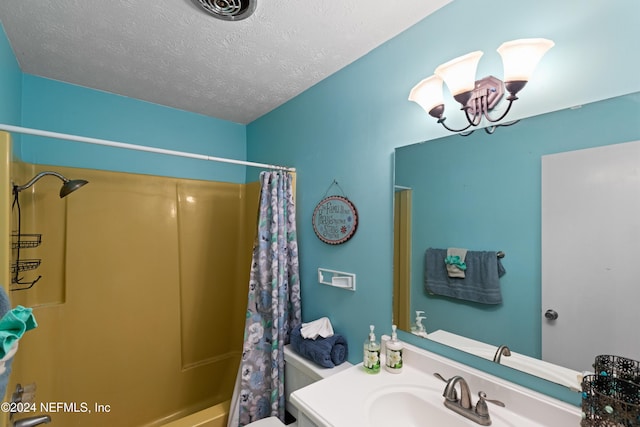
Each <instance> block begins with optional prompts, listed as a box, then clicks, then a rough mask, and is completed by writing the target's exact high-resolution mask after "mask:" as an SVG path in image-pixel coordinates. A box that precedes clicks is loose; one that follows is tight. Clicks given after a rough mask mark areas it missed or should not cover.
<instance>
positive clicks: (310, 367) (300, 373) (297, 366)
mask: <svg viewBox="0 0 640 427" xmlns="http://www.w3.org/2000/svg"><path fill="white" fill-rule="evenodd" d="M290 347H291V346H289V345H287V346H285V347H284V393H285V398H286V409H287V411H288V412H289V413H290V414H291V415H293V416H294V417H295V418H296V419H297V418H298V410H297V409H296V407H295V406H293V405H292V404H291V403H290V402H289V396H290V395H291V393H293V392H294V391H296V390H299V389H301V388H302V387H306V386H308V385H309V384H313V383H314V382H316V381H320V380H321V379H323V378H327V377H330V376H331V375H334V374H337V373H338V372H340V371H344V370H345V369H348V368H350V367H351V366H353V365H351V364H350V363H349V362H344V363H343V364H341V365H339V366H336V367H335V368H323V367H322V366H320V365H316V364H315V363H313V362H312V361H310V360H307V359H305V358H304V357H302V356H300V355H298V354H297V353H296V352H295V351H293V349H292V348H290ZM296 425H297V422H295V423H293V424H289V426H293V427H295V426H296ZM247 427H284V424H283V423H282V421H280V420H279V419H278V417H269V418H263V419H261V420H258V421H254V422H252V423H251V424H248V425H247Z"/></svg>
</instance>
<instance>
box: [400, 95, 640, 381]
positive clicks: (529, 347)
mask: <svg viewBox="0 0 640 427" xmlns="http://www.w3.org/2000/svg"><path fill="white" fill-rule="evenodd" d="M639 117H640V93H634V94H628V95H624V96H620V97H617V98H611V99H607V100H603V101H598V102H594V103H591V104H587V105H584V106H580V107H576V108H572V109H567V110H561V111H557V112H552V113H548V114H544V115H540V116H536V117H530V118H527V119H525V120H522V121H520V122H519V123H517V124H516V125H514V126H510V127H499V128H497V129H496V131H495V133H494V134H492V135H489V134H487V133H485V132H482V130H477V131H476V132H475V133H473V134H472V135H470V136H467V137H462V136H459V135H451V136H447V137H444V138H440V139H436V140H433V141H427V142H423V143H418V144H413V145H408V146H404V147H399V148H397V149H396V150H395V159H394V160H395V178H394V179H395V181H394V184H395V189H396V198H395V200H396V206H395V215H394V218H395V222H396V224H395V232H394V236H395V239H396V240H395V250H394V257H395V259H394V273H395V280H396V282H397V283H396V284H395V285H394V322H395V323H397V324H398V326H399V328H400V329H402V330H405V331H410V329H411V328H412V326H414V324H415V321H414V319H415V312H416V311H417V310H420V311H424V316H425V317H426V318H425V319H424V321H423V323H424V326H425V328H426V333H427V337H426V338H427V339H433V340H436V341H439V342H441V343H444V344H448V345H452V346H455V347H457V348H458V349H461V350H463V351H468V352H471V353H473V354H476V355H478V356H480V357H485V358H488V359H491V360H492V359H493V357H494V355H495V351H496V350H497V348H498V347H499V346H501V345H507V346H509V348H510V350H511V351H512V353H515V354H517V355H521V356H522V357H523V361H521V362H522V363H516V362H515V360H516V358H514V357H511V358H510V357H504V356H503V357H502V360H501V363H502V364H505V365H506V366H509V365H508V362H509V361H513V362H514V363H513V366H512V367H514V368H516V369H520V370H523V371H526V372H529V373H531V374H534V375H537V376H540V377H543V378H545V379H549V380H551V381H554V382H557V383H559V384H563V385H566V386H568V387H571V388H578V387H579V382H578V379H577V378H576V380H575V382H574V381H573V379H574V378H575V377H576V375H578V374H579V371H580V370H582V369H578V368H576V367H568V368H571V369H568V370H566V371H565V370H563V368H566V367H560V366H557V365H555V364H553V363H547V362H545V361H542V362H540V363H538V364H536V363H529V362H530V361H529V360H528V359H527V358H529V359H532V360H536V361H539V360H540V359H541V356H542V338H541V334H542V322H544V321H547V320H545V318H544V313H543V307H542V302H541V290H542V279H541V277H542V276H541V158H542V156H544V155H548V154H553V153H562V152H567V151H573V150H581V149H584V148H591V147H597V146H603V145H609V144H618V143H624V142H630V141H635V140H640V120H638V118H639ZM427 119H428V118H427V117H425V120H427ZM402 219H404V220H402ZM593 226H594V227H602V224H593ZM430 247H432V248H445V249H446V248H451V247H455V248H468V249H469V250H481V251H496V252H497V251H503V252H504V254H505V256H504V258H503V259H502V260H501V262H502V264H503V266H504V268H505V270H506V274H505V275H504V276H502V277H501V278H500V289H501V293H502V303H501V304H481V303H476V302H469V301H462V300H458V299H454V298H449V297H443V296H437V295H429V294H428V293H427V292H425V290H424V264H425V263H424V256H425V251H426V249H427V248H430ZM589 297H590V296H589V295H584V294H581V295H576V304H580V299H581V298H589ZM598 316H611V318H615V317H616V316H615V315H614V314H613V313H598ZM436 331H439V332H437V333H435V332H436ZM584 338H585V339H590V338H591V337H590V336H589V333H588V331H585V334H584ZM639 347H640V346H639ZM638 353H640V348H639V349H638ZM593 356H594V357H595V356H596V355H593ZM626 356H627V357H631V356H635V358H638V356H640V354H635V355H626ZM584 370H586V368H585V369H584ZM548 372H552V374H550V375H546V374H547V373H548ZM558 375H559V376H558ZM566 375H568V378H569V379H567V380H566V381H565V379H564V378H565V377H566ZM561 377H562V378H561Z"/></svg>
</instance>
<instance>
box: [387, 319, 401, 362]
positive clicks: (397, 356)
mask: <svg viewBox="0 0 640 427" xmlns="http://www.w3.org/2000/svg"><path fill="white" fill-rule="evenodd" d="M385 347H386V349H387V351H386V353H385V355H386V359H385V369H386V370H387V371H389V372H391V373H393V374H399V373H400V372H402V344H401V343H400V341H398V333H397V332H396V325H391V340H389V341H387V343H386V346H385Z"/></svg>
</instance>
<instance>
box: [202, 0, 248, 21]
mask: <svg viewBox="0 0 640 427" xmlns="http://www.w3.org/2000/svg"><path fill="white" fill-rule="evenodd" d="M193 2H194V3H195V4H196V6H198V7H200V8H201V9H202V10H204V11H205V12H207V13H208V14H210V15H213V16H214V17H216V18H218V19H222V20H224V21H240V20H242V19H245V18H248V17H249V16H251V14H253V12H254V11H255V10H256V0H193Z"/></svg>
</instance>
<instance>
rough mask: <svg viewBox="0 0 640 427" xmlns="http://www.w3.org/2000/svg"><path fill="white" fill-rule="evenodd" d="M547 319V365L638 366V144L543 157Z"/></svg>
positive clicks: (544, 325) (585, 367)
mask: <svg viewBox="0 0 640 427" xmlns="http://www.w3.org/2000/svg"><path fill="white" fill-rule="evenodd" d="M547 312H548V314H547ZM554 312H555V313H557V318H556V319H555V320H552V319H548V318H547V317H545V314H547V316H549V317H554V315H553V313H554ZM541 314H542V359H543V360H545V361H548V362H552V363H555V364H558V365H562V366H566V367H568V368H572V369H575V370H578V371H585V370H591V369H592V366H591V365H592V363H593V361H594V358H595V356H597V355H600V354H611V355H618V356H624V357H628V358H632V359H636V360H640V141H636V142H630V143H625V144H616V145H610V146H605V147H598V148H591V149H586V150H578V151H571V152H566V153H560V154H553V155H548V156H543V157H542V313H541Z"/></svg>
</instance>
